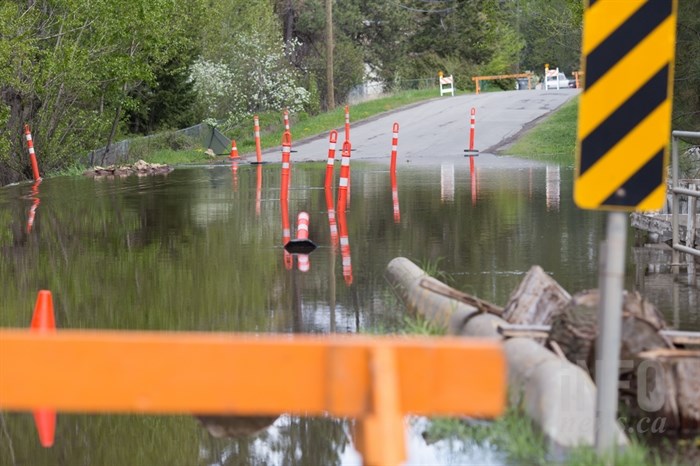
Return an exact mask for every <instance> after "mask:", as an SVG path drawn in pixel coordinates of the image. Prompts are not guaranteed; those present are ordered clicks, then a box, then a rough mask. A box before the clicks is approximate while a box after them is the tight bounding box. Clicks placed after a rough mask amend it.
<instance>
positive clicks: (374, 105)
mask: <svg viewBox="0 0 700 466" xmlns="http://www.w3.org/2000/svg"><path fill="white" fill-rule="evenodd" d="M438 96H439V91H438V90H437V88H435V89H422V90H411V91H402V92H398V93H396V94H391V95H388V96H386V97H382V98H379V99H375V100H370V101H367V102H362V103H359V104H356V105H353V106H351V108H350V120H351V122H352V123H356V122H358V121H361V120H364V119H367V118H370V117H373V116H375V115H379V114H381V113H384V112H388V111H390V110H395V109H397V108H400V107H404V106H406V105H410V104H413V103H417V102H421V101H425V100H429V99H433V98H436V97H438ZM258 116H259V118H260V142H261V145H262V148H263V149H266V148H270V147H276V146H279V145H280V141H281V140H282V132H283V131H284V122H283V120H282V113H281V112H266V113H260V114H259V115H258ZM344 124H345V108H344V106H339V107H338V108H336V109H335V110H333V111H331V112H325V113H320V114H318V115H313V116H311V115H308V114H306V113H301V114H296V115H290V127H291V128H290V129H291V133H292V136H293V140H294V141H299V140H301V139H304V138H307V137H310V136H315V135H317V134H321V133H325V132H327V131H330V130H331V129H334V128H342V127H343V125H344ZM224 134H225V135H226V136H228V137H229V138H231V139H235V140H236V145H237V147H238V152H239V154H241V155H244V154H250V153H253V152H254V151H255V140H254V138H253V121H252V118H251V121H250V122H249V123H243V124H241V125H239V126H236V127H234V128H231V129H227V130H225V131H224ZM163 139H164V142H163V145H162V147H160V148H158V147H155V148H152V150H150V151H148V152H147V153H143V154H139V155H138V156H137V157H136V158H141V159H143V160H145V161H147V162H155V163H167V164H171V165H172V164H179V163H189V162H202V161H204V160H212V159H211V158H208V157H207V156H206V154H205V153H204V150H203V149H201V148H193V147H183V148H178V149H173V148H172V147H170V144H169V141H168V138H163ZM338 139H339V140H342V133H341V136H340V137H339V138H338ZM224 157H225V156H221V155H220V156H219V157H218V158H219V159H221V158H224ZM130 158H131V159H135V157H133V156H130Z"/></svg>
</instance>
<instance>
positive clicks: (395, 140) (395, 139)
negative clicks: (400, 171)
mask: <svg viewBox="0 0 700 466" xmlns="http://www.w3.org/2000/svg"><path fill="white" fill-rule="evenodd" d="M391 132H392V137H391V168H390V171H391V173H395V172H396V155H397V150H398V145H399V124H398V123H394V125H393V126H392V128H391Z"/></svg>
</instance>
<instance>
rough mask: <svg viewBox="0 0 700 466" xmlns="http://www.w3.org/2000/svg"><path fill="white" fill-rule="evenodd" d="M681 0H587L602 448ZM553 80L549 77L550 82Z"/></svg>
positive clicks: (584, 123)
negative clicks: (597, 218)
mask: <svg viewBox="0 0 700 466" xmlns="http://www.w3.org/2000/svg"><path fill="white" fill-rule="evenodd" d="M676 11H677V0H648V1H644V0H626V1H624V2H623V1H616V0H588V1H587V2H586V8H585V11H584V21H583V23H584V24H583V41H582V47H581V48H582V55H583V64H584V70H583V71H584V73H585V83H584V91H583V93H582V94H581V97H580V103H579V116H578V136H577V153H576V180H575V184H574V200H575V201H576V205H578V207H580V208H582V209H592V210H608V211H611V213H610V214H609V216H608V227H607V241H606V242H605V245H604V248H602V251H601V252H602V255H603V257H602V259H603V260H602V261H601V266H600V267H601V271H600V277H599V287H600V309H599V316H598V324H599V329H600V331H599V335H598V340H597V342H596V383H597V385H598V391H597V417H596V426H595V427H596V433H595V440H596V450H597V451H598V453H599V454H600V455H603V454H607V453H611V452H612V451H613V450H612V447H613V446H614V445H616V444H617V428H616V417H617V395H618V379H619V366H620V338H621V336H620V334H621V327H622V291H623V285H624V266H625V250H626V247H627V245H626V242H627V218H626V217H627V214H626V212H630V211H636V210H658V209H661V208H662V207H663V204H664V201H665V198H666V170H665V166H666V165H668V141H669V136H670V134H671V101H672V97H673V93H672V86H673V62H674V52H675V35H676ZM546 87H547V85H546V81H545V88H546Z"/></svg>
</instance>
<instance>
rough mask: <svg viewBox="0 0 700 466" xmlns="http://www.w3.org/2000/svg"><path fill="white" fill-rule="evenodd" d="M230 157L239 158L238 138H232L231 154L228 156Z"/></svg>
mask: <svg viewBox="0 0 700 466" xmlns="http://www.w3.org/2000/svg"><path fill="white" fill-rule="evenodd" d="M228 158H230V159H237V158H238V147H236V140H235V139H231V155H229V156H228Z"/></svg>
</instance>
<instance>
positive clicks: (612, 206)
mask: <svg viewBox="0 0 700 466" xmlns="http://www.w3.org/2000/svg"><path fill="white" fill-rule="evenodd" d="M676 8H677V5H676V0H589V1H588V5H587V7H586V9H585V12H584V17H583V44H582V53H583V61H584V73H585V75H584V81H585V85H584V91H583V93H582V94H581V98H580V101H579V114H578V141H577V151H576V152H577V153H576V181H575V183H574V200H575V202H576V205H578V206H579V207H580V208H582V209H598V210H617V211H634V210H658V209H660V208H661V207H663V204H664V198H665V192H666V189H665V188H666V169H665V167H666V166H667V161H668V142H669V138H670V134H671V100H672V96H673V87H672V85H673V61H674V52H675V42H676V11H677V9H676Z"/></svg>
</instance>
